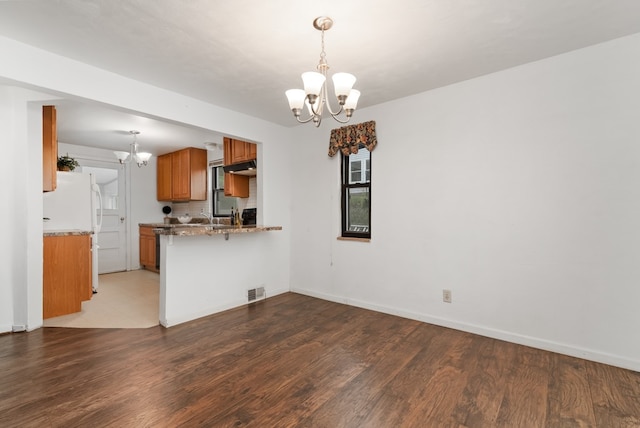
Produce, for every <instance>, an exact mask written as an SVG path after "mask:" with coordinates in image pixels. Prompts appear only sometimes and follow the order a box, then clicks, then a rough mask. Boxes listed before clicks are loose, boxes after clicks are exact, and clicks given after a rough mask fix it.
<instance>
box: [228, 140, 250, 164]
mask: <svg viewBox="0 0 640 428" xmlns="http://www.w3.org/2000/svg"><path fill="white" fill-rule="evenodd" d="M223 141H224V164H225V165H232V164H234V163H240V162H247V161H250V160H253V159H256V158H257V155H258V146H257V145H256V144H254V143H248V142H246V141H241V140H234V139H233V138H228V137H225V138H224V140H223Z"/></svg>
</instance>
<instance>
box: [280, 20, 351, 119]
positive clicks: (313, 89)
mask: <svg viewBox="0 0 640 428" xmlns="http://www.w3.org/2000/svg"><path fill="white" fill-rule="evenodd" d="M332 25H333V21H332V20H331V18H329V17H327V16H320V17H318V18H316V19H315V20H314V21H313V26H314V27H315V28H316V29H317V30H320V31H322V51H321V52H320V62H319V63H318V66H317V67H316V68H317V70H318V71H309V72H306V73H302V82H303V85H304V90H302V89H289V90H288V91H286V92H285V94H286V96H287V99H288V100H289V108H290V109H291V111H292V112H293V115H294V116H295V118H296V120H297V121H298V122H300V123H307V122H309V121H311V120H313V123H314V124H315V126H316V127H317V126H320V122H321V121H322V113H323V110H324V107H325V105H326V107H327V111H328V112H329V114H330V115H331V117H333V118H334V119H335V120H336V121H338V122H340V123H347V122H348V121H349V119H350V118H351V116H352V115H353V112H354V111H355V109H356V106H357V105H358V98H360V91H357V90H355V89H352V87H353V85H354V83H355V82H356V77H355V76H354V75H353V74H349V73H336V74H334V75H333V77H332V80H333V87H334V91H335V96H336V98H337V100H338V104H339V106H340V108H339V109H338V110H337V111H333V109H332V108H331V105H330V104H329V99H328V97H327V70H328V69H329V64H327V61H326V54H325V52H324V32H325V31H326V30H328V29H330V28H331V26H332ZM305 104H306V105H307V108H308V110H309V117H308V118H306V119H300V114H301V113H302V109H303V106H304V105H305ZM343 111H344V113H345V116H346V119H344V120H343V119H341V118H340V117H339V115H340V114H341V113H342V112H343Z"/></svg>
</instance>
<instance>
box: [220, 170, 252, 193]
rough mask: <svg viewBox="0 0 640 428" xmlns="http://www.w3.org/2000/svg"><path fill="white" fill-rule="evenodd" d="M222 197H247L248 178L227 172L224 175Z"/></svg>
mask: <svg viewBox="0 0 640 428" xmlns="http://www.w3.org/2000/svg"><path fill="white" fill-rule="evenodd" d="M224 195H225V196H235V197H238V198H248V197H249V177H247V176H246V175H236V174H231V173H228V172H225V173H224Z"/></svg>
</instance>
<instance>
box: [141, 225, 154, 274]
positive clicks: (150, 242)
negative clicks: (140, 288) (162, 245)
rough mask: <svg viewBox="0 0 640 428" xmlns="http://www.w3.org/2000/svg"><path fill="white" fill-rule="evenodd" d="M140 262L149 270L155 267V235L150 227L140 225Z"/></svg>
mask: <svg viewBox="0 0 640 428" xmlns="http://www.w3.org/2000/svg"><path fill="white" fill-rule="evenodd" d="M140 264H141V265H142V266H144V267H145V268H147V269H150V270H155V267H156V235H155V233H153V228H151V227H146V226H141V227H140Z"/></svg>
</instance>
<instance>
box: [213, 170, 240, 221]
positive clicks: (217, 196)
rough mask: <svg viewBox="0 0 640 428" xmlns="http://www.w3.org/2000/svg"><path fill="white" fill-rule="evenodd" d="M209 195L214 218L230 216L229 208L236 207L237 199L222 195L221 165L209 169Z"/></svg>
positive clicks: (222, 171) (222, 177)
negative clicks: (210, 195)
mask: <svg viewBox="0 0 640 428" xmlns="http://www.w3.org/2000/svg"><path fill="white" fill-rule="evenodd" d="M211 189H212V191H211V193H212V196H213V197H212V198H211V199H212V201H213V202H212V205H213V206H212V209H211V212H212V213H213V215H214V216H226V217H228V216H230V215H231V208H233V207H237V206H238V198H235V197H231V196H225V195H224V169H223V167H222V165H214V166H213V167H211Z"/></svg>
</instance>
